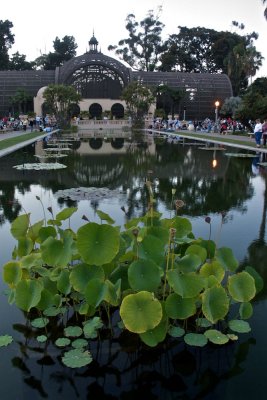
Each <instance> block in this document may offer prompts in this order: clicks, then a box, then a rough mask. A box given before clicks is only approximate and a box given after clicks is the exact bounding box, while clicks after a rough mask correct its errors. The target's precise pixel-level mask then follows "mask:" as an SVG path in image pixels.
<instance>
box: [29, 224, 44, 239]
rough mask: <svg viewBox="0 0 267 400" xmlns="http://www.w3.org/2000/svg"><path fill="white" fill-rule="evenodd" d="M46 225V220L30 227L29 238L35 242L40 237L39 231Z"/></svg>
mask: <svg viewBox="0 0 267 400" xmlns="http://www.w3.org/2000/svg"><path fill="white" fill-rule="evenodd" d="M43 224H44V220H41V221H38V222H36V223H35V224H33V225H30V226H29V231H28V237H29V238H30V239H31V240H32V241H33V242H35V241H36V239H37V238H38V236H39V231H40V229H41V228H42V226H43Z"/></svg>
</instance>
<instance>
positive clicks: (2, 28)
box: [0, 19, 14, 70]
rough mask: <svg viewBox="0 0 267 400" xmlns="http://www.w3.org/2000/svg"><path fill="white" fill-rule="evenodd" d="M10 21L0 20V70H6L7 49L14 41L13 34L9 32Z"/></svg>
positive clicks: (7, 63) (11, 26)
mask: <svg viewBox="0 0 267 400" xmlns="http://www.w3.org/2000/svg"><path fill="white" fill-rule="evenodd" d="M12 28H13V24H12V22H10V21H8V20H7V19H6V20H5V21H2V20H0V70H6V69H8V66H9V55H8V50H9V49H10V48H11V46H12V44H13V43H14V35H13V34H12V33H11V29H12Z"/></svg>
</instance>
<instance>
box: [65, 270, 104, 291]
mask: <svg viewBox="0 0 267 400" xmlns="http://www.w3.org/2000/svg"><path fill="white" fill-rule="evenodd" d="M96 278H97V279H100V280H101V281H104V279H105V274H104V271H103V268H102V267H99V266H96V265H88V264H85V263H83V264H78V265H76V266H75V267H73V269H72V271H71V273H70V282H71V284H72V286H73V288H74V289H75V290H76V291H77V292H80V293H84V291H85V288H86V286H87V284H88V282H89V281H90V280H91V279H96Z"/></svg>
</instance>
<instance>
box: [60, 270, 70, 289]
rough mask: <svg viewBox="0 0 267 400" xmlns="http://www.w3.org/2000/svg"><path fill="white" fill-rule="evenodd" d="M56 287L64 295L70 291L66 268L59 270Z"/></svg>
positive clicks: (68, 274) (68, 275)
mask: <svg viewBox="0 0 267 400" xmlns="http://www.w3.org/2000/svg"><path fill="white" fill-rule="evenodd" d="M57 288H58V290H59V291H60V292H61V293H63V294H65V295H67V294H69V293H70V291H71V283H70V273H69V271H68V270H66V269H64V270H62V271H61V273H60V275H59V277H58V280H57Z"/></svg>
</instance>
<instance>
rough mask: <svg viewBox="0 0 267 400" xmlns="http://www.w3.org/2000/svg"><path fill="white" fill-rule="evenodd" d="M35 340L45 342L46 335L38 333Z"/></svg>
mask: <svg viewBox="0 0 267 400" xmlns="http://www.w3.org/2000/svg"><path fill="white" fill-rule="evenodd" d="M36 340H37V342H39V343H45V342H46V341H47V336H45V335H39V336H37V338H36Z"/></svg>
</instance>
